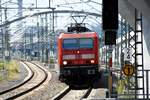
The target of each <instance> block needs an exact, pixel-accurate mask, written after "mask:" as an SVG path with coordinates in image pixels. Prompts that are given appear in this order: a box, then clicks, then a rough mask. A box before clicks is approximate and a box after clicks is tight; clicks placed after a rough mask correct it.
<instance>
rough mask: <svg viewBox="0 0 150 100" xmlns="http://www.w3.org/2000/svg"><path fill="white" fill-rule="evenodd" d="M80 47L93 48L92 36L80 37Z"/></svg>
mask: <svg viewBox="0 0 150 100" xmlns="http://www.w3.org/2000/svg"><path fill="white" fill-rule="evenodd" d="M79 46H80V47H79V48H93V39H92V38H82V39H79Z"/></svg>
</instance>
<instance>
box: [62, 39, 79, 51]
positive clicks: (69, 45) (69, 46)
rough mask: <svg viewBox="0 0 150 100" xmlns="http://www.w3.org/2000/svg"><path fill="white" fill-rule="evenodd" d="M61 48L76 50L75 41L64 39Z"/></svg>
mask: <svg viewBox="0 0 150 100" xmlns="http://www.w3.org/2000/svg"><path fill="white" fill-rule="evenodd" d="M63 48H64V49H78V41H77V39H64V41H63Z"/></svg>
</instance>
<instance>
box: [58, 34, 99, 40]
mask: <svg viewBox="0 0 150 100" xmlns="http://www.w3.org/2000/svg"><path fill="white" fill-rule="evenodd" d="M88 37H89V38H90V37H98V36H97V33H96V32H82V33H61V34H60V35H59V39H61V38H88Z"/></svg>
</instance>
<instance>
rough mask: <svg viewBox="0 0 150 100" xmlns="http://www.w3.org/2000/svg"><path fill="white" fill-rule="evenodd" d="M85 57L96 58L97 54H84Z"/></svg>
mask: <svg viewBox="0 0 150 100" xmlns="http://www.w3.org/2000/svg"><path fill="white" fill-rule="evenodd" d="M82 58H83V59H91V58H95V54H82Z"/></svg>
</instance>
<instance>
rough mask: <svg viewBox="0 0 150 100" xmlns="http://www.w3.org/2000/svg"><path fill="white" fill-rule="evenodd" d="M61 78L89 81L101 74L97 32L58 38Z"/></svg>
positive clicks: (62, 35) (63, 35) (63, 34)
mask: <svg viewBox="0 0 150 100" xmlns="http://www.w3.org/2000/svg"><path fill="white" fill-rule="evenodd" d="M58 65H59V68H60V75H59V78H60V79H63V80H71V79H77V78H80V79H88V78H91V77H96V75H97V74H98V72H99V39H98V36H97V33H96V32H79V33H72V34H70V33H61V34H60V36H59V37H58Z"/></svg>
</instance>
